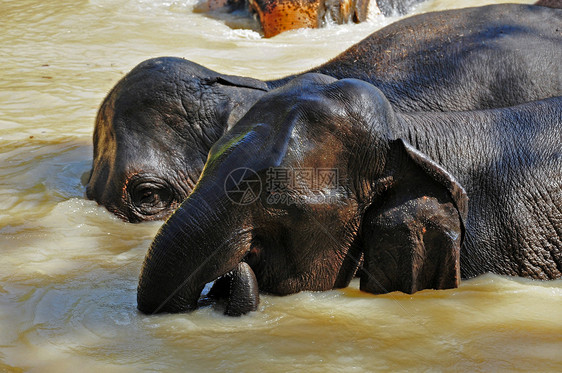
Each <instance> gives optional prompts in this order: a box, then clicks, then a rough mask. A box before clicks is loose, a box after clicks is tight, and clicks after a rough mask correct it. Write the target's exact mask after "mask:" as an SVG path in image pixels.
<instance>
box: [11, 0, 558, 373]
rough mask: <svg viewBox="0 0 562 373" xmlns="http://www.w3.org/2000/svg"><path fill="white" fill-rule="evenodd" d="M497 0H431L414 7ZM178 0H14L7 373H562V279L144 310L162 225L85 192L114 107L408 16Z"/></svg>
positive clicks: (297, 56)
mask: <svg viewBox="0 0 562 373" xmlns="http://www.w3.org/2000/svg"><path fill="white" fill-rule="evenodd" d="M490 2H491V1H464V2H458V1H452V0H446V1H437V0H436V1H430V2H428V3H427V4H424V5H423V6H421V7H419V8H418V9H417V10H416V11H417V12H423V11H428V10H433V9H445V8H451V7H460V6H467V5H481V4H485V3H490ZM193 7H194V3H193V2H189V0H188V1H166V0H91V1H84V0H72V1H70V0H66V1H65V0H59V1H38V0H1V1H0V14H1V22H0V56H1V61H2V66H1V69H0V250H1V253H0V255H1V260H0V331H1V332H0V371H20V370H21V371H31V372H50V371H52V372H66V371H68V372H77V371H78V372H90V371H99V370H100V369H103V371H104V372H131V371H192V372H204V371H243V372H251V371H264V372H287V371H310V372H325V371H333V372H336V371H337V372H339V371H346V372H365V371H401V370H402V371H404V370H411V371H417V370H430V371H434V370H436V371H443V370H445V371H486V372H487V371H503V370H508V371H536V370H540V371H556V370H559V369H561V367H562V353H561V352H562V281H560V280H559V281H551V282H537V281H529V280H525V279H516V278H504V277H500V276H494V275H485V276H481V277H479V278H476V279H472V280H469V281H464V282H463V283H462V285H461V287H460V288H458V289H455V290H447V291H422V292H419V293H417V294H415V295H405V294H400V293H392V294H387V295H383V296H374V295H370V294H365V293H362V292H360V291H359V290H358V289H357V288H358V284H357V282H354V283H353V284H352V286H351V287H349V288H347V289H343V290H337V291H328V292H322V293H312V292H303V293H299V294H295V295H291V296H287V297H275V296H262V298H261V304H260V307H259V312H255V313H252V314H251V315H249V316H245V317H241V318H227V317H225V316H223V315H222V314H220V313H219V312H217V311H216V310H214V309H213V308H211V307H205V308H202V309H200V310H198V311H196V312H193V313H190V314H180V315H160V316H152V317H149V316H144V315H141V314H139V313H138V312H137V310H136V286H137V279H138V274H139V270H140V266H141V263H142V259H143V257H144V254H145V252H146V250H147V248H148V245H149V243H150V241H151V239H152V237H153V236H154V234H155V233H156V231H157V230H158V228H159V226H160V223H146V224H139V225H133V224H126V223H123V222H121V221H119V220H118V219H116V218H115V217H113V216H112V215H111V214H109V213H108V212H107V211H105V210H104V209H103V208H101V207H99V206H97V205H96V203H95V202H91V201H87V200H85V199H84V185H83V184H82V182H81V179H82V178H83V175H84V174H85V173H86V172H88V171H89V168H90V163H91V158H92V145H91V136H92V131H93V124H94V117H95V114H96V110H97V107H98V105H99V104H100V102H101V100H102V99H103V97H104V96H105V94H106V93H107V92H108V91H109V89H110V88H111V87H112V86H113V85H114V84H115V83H116V82H117V80H118V79H119V78H120V77H121V76H123V74H125V73H126V72H127V71H129V70H130V69H131V68H132V67H133V66H135V65H136V64H137V63H139V62H140V61H142V60H144V59H147V58H150V57H155V56H162V55H172V56H181V57H186V58H189V59H192V60H194V61H196V62H199V63H201V64H203V65H205V66H208V67H210V68H212V69H215V70H218V71H221V72H224V73H230V74H239V75H247V76H253V77H259V78H268V79H269V78H275V77H281V76H283V75H286V74H289V73H294V72H298V71H302V70H305V69H308V68H310V67H312V66H314V65H317V64H319V63H321V62H324V61H326V60H327V59H329V58H331V57H333V56H335V55H337V54H338V53H339V52H340V51H342V50H344V49H345V48H346V47H348V46H350V45H351V44H353V43H354V42H356V41H359V40H360V39H362V38H363V37H364V36H366V35H368V34H369V33H371V32H372V31H374V30H376V29H378V28H380V27H382V26H384V25H385V24H388V23H389V22H391V21H393V20H395V19H384V18H383V17H381V16H379V15H376V14H371V15H370V18H369V21H368V22H366V23H364V24H361V25H347V26H329V27H328V28H325V29H321V30H298V31H292V32H288V33H285V34H282V35H280V36H277V37H275V38H272V39H263V38H261V36H260V34H259V33H258V32H257V31H256V28H255V24H254V23H253V22H251V21H248V20H247V19H246V18H244V17H243V16H227V15H224V14H215V15H206V14H201V13H196V12H193Z"/></svg>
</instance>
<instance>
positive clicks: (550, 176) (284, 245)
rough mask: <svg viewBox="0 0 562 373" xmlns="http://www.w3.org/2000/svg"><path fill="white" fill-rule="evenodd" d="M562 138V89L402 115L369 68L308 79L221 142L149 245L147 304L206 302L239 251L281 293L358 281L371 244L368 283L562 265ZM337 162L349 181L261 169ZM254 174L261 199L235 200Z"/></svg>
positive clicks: (142, 303) (554, 270) (408, 285)
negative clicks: (370, 79) (514, 102)
mask: <svg viewBox="0 0 562 373" xmlns="http://www.w3.org/2000/svg"><path fill="white" fill-rule="evenodd" d="M561 142H562V97H556V98H551V99H546V100H543V101H537V102H532V103H528V104H523V105H520V106H516V107H513V108H504V109H489V110H482V111H467V112H457V113H419V114H406V113H403V114H401V113H397V112H395V110H394V109H393V108H392V106H391V104H390V102H389V101H388V100H387V99H386V98H385V96H384V95H383V94H382V92H381V91H380V90H378V89H377V88H375V87H374V86H372V85H370V84H368V83H365V82H363V81H359V80H354V79H345V80H340V81H336V80H335V79H334V78H331V77H327V76H324V75H318V74H311V75H307V76H304V77H302V78H297V79H295V80H293V81H292V82H291V83H289V84H288V85H287V86H285V87H282V88H280V89H278V90H276V91H272V92H271V93H269V94H268V95H266V96H264V97H263V98H262V99H260V100H259V101H258V102H257V103H256V104H255V105H254V106H253V107H252V108H251V109H250V110H249V111H248V113H247V114H246V115H245V116H244V117H243V118H242V119H241V120H240V121H239V122H238V124H237V125H236V126H235V127H233V129H231V130H230V131H229V132H228V133H227V134H226V135H225V136H223V137H222V138H221V139H220V140H219V141H218V142H217V143H216V144H215V145H214V146H213V148H212V149H211V152H210V155H209V159H208V161H207V163H206V165H205V168H204V170H203V173H202V175H201V178H200V180H199V182H198V184H197V187H196V188H195V191H194V192H193V193H192V195H191V196H190V197H189V198H187V199H186V201H184V202H183V204H182V205H181V206H180V208H178V210H176V212H175V213H174V214H173V215H172V216H171V217H170V218H169V220H168V221H167V222H166V223H165V224H164V225H163V227H162V228H161V230H160V232H159V233H158V235H157V236H156V238H155V239H154V241H153V243H152V245H151V247H150V249H149V251H148V253H147V256H146V258H145V261H144V264H143V268H142V271H141V275H140V280H139V287H138V307H139V309H140V310H141V311H143V312H146V313H153V312H155V311H156V310H158V311H167V312H178V311H185V310H190V309H194V308H195V307H196V302H197V298H198V297H199V294H200V292H201V289H202V287H203V286H204V285H205V283H207V282H210V281H213V280H214V279H216V278H217V277H219V276H221V275H223V274H224V273H227V272H229V271H230V270H232V269H233V268H235V267H236V266H237V265H238V263H240V262H245V263H247V264H248V265H249V266H250V267H251V269H252V270H253V272H254V273H255V276H256V279H257V283H258V285H259V289H260V291H265V292H270V293H274V294H290V293H294V292H298V291H302V290H327V289H332V288H337V287H344V286H347V284H348V283H349V281H350V279H351V278H352V277H353V275H354V274H355V271H356V270H357V268H358V265H359V261H360V258H361V257H362V256H363V265H362V269H361V272H360V276H361V289H362V290H365V291H369V292H372V293H385V292H390V291H395V290H400V291H404V292H409V293H412V292H415V291H418V290H421V289H426V288H436V289H438V288H451V287H456V286H457V285H458V283H459V280H460V278H461V277H463V278H468V277H473V276H476V275H479V274H482V273H485V272H493V273H497V274H503V275H513V276H526V277H531V278H536V279H553V278H559V277H561V275H562V273H561V271H562V251H561V248H562V153H561V150H560V144H561ZM240 169H249V170H252V172H253V173H250V172H247V173H246V176H245V178H244V177H240V175H239V174H238V173H237V172H239V171H237V170H240ZM327 169H328V170H330V169H331V170H337V172H336V173H337V183H322V182H321V179H317V180H316V182H309V181H310V180H312V179H306V178H304V179H303V178H299V179H298V180H295V181H294V183H292V184H291V183H289V184H286V185H285V187H286V188H285V190H284V191H283V192H282V193H285V194H287V195H288V196H290V197H291V198H290V199H279V198H272V197H276V195H278V194H279V191H275V190H272V189H271V188H259V185H258V184H257V183H256V182H255V175H259V177H260V179H261V185H270V186H271V185H278V184H279V182H283V181H284V179H283V178H279V176H278V175H277V176H273V180H272V179H271V177H272V176H271V175H276V173H275V172H273V171H275V170H284V172H285V175H286V174H287V173H290V172H296V170H327ZM233 175H238V176H235V177H233ZM252 175H253V176H252ZM268 177H269V178H270V179H269V180H268ZM233 180H234V181H233ZM303 180H304V182H303ZM307 180H308V181H307ZM244 188H246V189H251V190H252V191H253V192H254V194H255V195H258V196H259V198H257V199H256V200H255V201H246V202H244V203H241V202H240V200H233V199H232V198H231V194H232V193H233V192H236V191H239V190H240V189H244ZM287 201H290V202H287Z"/></svg>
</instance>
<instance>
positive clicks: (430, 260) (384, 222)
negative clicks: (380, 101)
mask: <svg viewBox="0 0 562 373" xmlns="http://www.w3.org/2000/svg"><path fill="white" fill-rule="evenodd" d="M389 164H392V167H391V168H390V169H388V167H387V169H388V172H389V173H388V174H387V175H386V177H384V178H382V179H381V180H383V181H381V182H380V183H381V189H379V190H380V191H381V193H379V195H378V197H377V198H375V200H374V201H373V203H372V204H371V205H370V206H369V207H368V209H367V211H366V213H365V215H364V219H363V224H362V228H361V229H362V238H363V250H364V264H363V270H362V273H361V290H364V291H368V292H371V293H375V294H381V293H388V292H391V291H402V292H405V293H409V294H412V293H414V292H416V291H419V290H423V289H449V288H455V287H458V285H459V283H460V248H461V245H462V242H463V239H464V234H465V225H464V222H465V220H466V216H467V211H468V198H467V196H466V193H465V191H464V189H463V187H462V186H461V185H459V183H458V182H457V181H456V180H455V179H454V177H453V176H452V175H451V174H449V173H448V172H447V171H446V170H445V169H443V168H442V167H441V166H439V165H438V164H437V163H435V162H434V161H432V160H431V159H429V158H428V157H427V156H425V155H424V154H423V153H421V152H419V151H418V150H416V149H415V148H413V147H412V146H411V145H410V144H408V143H406V142H405V141H403V140H402V139H398V140H396V141H394V142H393V143H392V144H391V153H390V158H389Z"/></svg>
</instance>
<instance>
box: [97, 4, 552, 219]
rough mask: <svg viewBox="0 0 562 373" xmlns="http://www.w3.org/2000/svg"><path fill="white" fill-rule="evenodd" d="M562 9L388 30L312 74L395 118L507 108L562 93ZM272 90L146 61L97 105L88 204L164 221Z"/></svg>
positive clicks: (471, 13) (501, 8) (466, 13)
mask: <svg viewBox="0 0 562 373" xmlns="http://www.w3.org/2000/svg"><path fill="white" fill-rule="evenodd" d="M561 23H562V11H559V10H554V9H548V8H543V7H536V6H526V5H508V4H505V5H494V6H486V7H481V8H467V9H458V10H451V11H445V12H436V13H427V14H423V15H418V16H414V17H411V18H407V19H404V20H402V21H400V22H397V23H394V24H391V25H389V26H387V27H385V28H383V29H381V30H379V31H377V32H375V33H373V34H372V35H371V36H369V37H368V38H366V39H365V40H363V41H361V42H359V43H358V44H356V45H354V46H352V47H351V48H349V49H348V50H347V51H345V52H343V53H342V54H341V55H339V56H338V57H336V58H334V59H333V60H331V61H329V62H327V63H325V64H323V65H321V66H319V67H316V68H314V69H311V70H310V71H311V72H317V73H323V74H326V75H329V76H333V77H336V78H338V79H342V78H357V79H361V80H364V81H367V82H370V83H372V84H374V85H375V86H376V87H378V88H379V89H380V90H381V91H382V92H383V93H384V95H385V96H386V97H387V98H388V100H389V101H390V103H391V105H392V106H393V107H394V108H395V109H396V110H397V111H400V112H413V111H459V110H473V109H484V108H492V107H504V106H510V105H515V104H518V103H523V102H528V101H532V100H537V99H541V98H545V97H551V96H555V95H560V94H562V82H561V76H562V72H561V65H560V61H561V60H562V48H560V43H561V41H562V36H561V33H560V24H561ZM293 78H294V76H290V77H286V78H282V79H279V80H272V81H266V82H264V81H260V80H257V79H252V78H245V77H238V76H230V75H224V74H220V73H217V72H214V71H212V70H210V69H207V68H205V67H203V66H200V65H197V64H195V63H193V62H190V61H187V60H183V59H179V58H156V59H152V60H148V61H145V62H143V63H141V64H140V65H139V66H137V67H136V68H135V69H133V70H132V71H131V72H130V73H129V74H127V75H126V76H125V77H124V78H123V79H122V80H121V81H120V82H119V83H118V84H117V85H116V86H115V87H114V88H113V90H112V91H111V92H110V93H109V94H108V96H107V97H106V98H105V100H104V102H103V103H102V105H101V107H100V110H99V112H98V116H97V119H96V126H95V131H94V161H93V167H92V171H91V175H90V178H89V181H88V185H87V190H86V194H87V197H88V198H89V199H93V200H96V201H97V202H98V203H99V204H101V205H104V206H106V207H107V208H108V209H109V210H110V211H111V212H113V213H115V214H116V215H118V216H120V217H121V218H123V219H124V220H127V221H131V222H139V221H145V220H155V219H164V218H166V217H167V216H168V215H169V214H170V213H171V212H172V211H173V210H174V209H175V208H176V207H177V206H178V205H179V203H181V202H182V201H183V200H184V199H185V198H186V197H187V196H188V195H189V193H190V192H191V191H192V189H193V186H194V185H195V183H196V181H197V179H198V178H199V175H200V173H201V170H202V168H203V164H204V163H205V160H206V158H207V154H208V152H209V149H210V148H211V146H212V145H213V144H214V143H215V142H216V141H217V140H218V139H219V138H220V137H221V136H222V135H223V134H224V133H225V132H226V131H227V130H228V129H229V128H231V127H232V126H233V125H234V124H235V123H236V121H237V120H238V119H239V118H241V117H242V116H243V115H244V114H245V112H246V111H247V110H248V109H249V108H250V107H251V106H252V105H253V104H254V103H255V102H256V101H257V100H258V99H259V98H260V97H261V96H262V95H264V94H265V93H266V92H267V91H269V90H271V89H273V88H276V87H280V86H282V85H284V84H286V83H287V82H289V81H291V79H293Z"/></svg>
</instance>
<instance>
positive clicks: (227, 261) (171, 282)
mask: <svg viewBox="0 0 562 373" xmlns="http://www.w3.org/2000/svg"><path fill="white" fill-rule="evenodd" d="M212 184H213V185H214V186H215V187H214V188H210V189H216V190H209V191H207V192H205V191H201V190H197V188H196V190H195V191H194V192H193V194H192V195H191V196H190V197H189V198H188V199H186V200H185V201H184V203H183V204H182V205H181V207H180V208H179V209H178V210H177V211H176V212H175V213H174V214H173V215H172V216H171V217H170V219H169V220H168V221H167V222H166V223H165V224H164V226H162V228H161V229H160V232H159V233H158V234H157V236H156V238H155V239H154V241H153V242H152V245H151V246H150V249H149V250H148V253H147V255H146V257H145V260H144V263H143V266H142V269H141V274H140V278H139V285H138V292H137V304H138V305H137V307H138V309H139V310H140V311H142V312H144V313H147V314H154V313H160V312H185V311H190V310H194V309H196V308H197V301H198V299H199V296H200V294H201V291H202V290H203V288H204V287H205V284H207V283H209V282H211V281H214V280H216V279H217V278H218V277H220V276H223V275H225V274H226V273H228V272H230V271H232V270H233V269H235V268H237V266H238V264H239V263H240V262H241V261H242V260H243V259H244V256H245V255H246V253H247V252H248V251H249V248H250V234H249V232H248V231H244V230H243V228H237V227H243V226H244V224H243V219H244V216H245V215H246V214H245V213H244V207H243V206H232V205H233V204H234V203H235V202H233V201H232V200H229V199H228V198H227V197H226V196H225V194H224V191H222V190H219V189H221V188H218V187H217V184H219V183H212ZM220 192H222V193H220ZM217 196H218V197H217ZM209 197H210V198H209ZM233 210H235V211H237V212H238V213H237V214H232V213H230V214H228V213H226V211H233ZM240 230H242V231H240Z"/></svg>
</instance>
